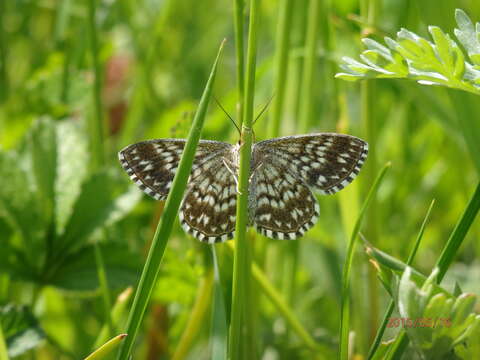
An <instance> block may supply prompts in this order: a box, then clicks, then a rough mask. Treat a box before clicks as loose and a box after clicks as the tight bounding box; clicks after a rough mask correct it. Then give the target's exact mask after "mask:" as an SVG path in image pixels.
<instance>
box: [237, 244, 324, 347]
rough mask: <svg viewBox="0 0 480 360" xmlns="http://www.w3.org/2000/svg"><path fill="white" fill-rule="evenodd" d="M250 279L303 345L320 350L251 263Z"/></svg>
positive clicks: (258, 269) (290, 310)
mask: <svg viewBox="0 0 480 360" xmlns="http://www.w3.org/2000/svg"><path fill="white" fill-rule="evenodd" d="M228 245H229V247H228V249H230V250H232V251H234V249H233V245H231V243H229V244H228ZM251 265H252V278H253V279H254V280H255V281H256V283H257V285H258V287H259V289H261V290H262V291H263V293H264V294H265V296H266V297H267V298H268V299H269V300H270V301H271V302H272V304H273V305H274V306H275V307H276V308H277V309H278V311H279V313H280V315H282V316H283V317H284V318H285V320H286V322H287V323H288V325H289V326H290V328H291V329H292V330H293V331H294V332H295V333H296V334H297V335H298V337H299V338H300V339H301V340H302V341H303V343H304V345H305V346H306V347H307V348H309V349H310V350H312V351H317V350H320V349H321V345H320V344H318V343H317V342H316V341H315V340H314V339H313V337H312V336H311V335H310V334H309V333H308V331H307V330H306V329H305V328H304V327H303V325H302V324H301V323H300V321H299V320H298V318H297V316H296V315H295V312H294V311H293V309H292V307H291V306H290V305H289V304H288V303H287V302H286V301H285V299H284V298H283V297H282V294H281V293H280V292H279V291H278V290H277V289H276V288H275V286H273V285H272V282H271V281H270V280H269V279H268V277H267V276H266V275H265V273H264V272H262V270H261V269H260V267H259V266H258V265H257V264H255V263H253V262H252V264H251Z"/></svg>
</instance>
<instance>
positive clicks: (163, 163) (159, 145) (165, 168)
mask: <svg viewBox="0 0 480 360" xmlns="http://www.w3.org/2000/svg"><path fill="white" fill-rule="evenodd" d="M184 147H185V140H182V139H156V140H148V141H142V142H139V143H136V144H133V145H130V146H127V147H126V148H124V149H123V150H121V151H120V152H119V153H118V158H119V160H120V162H121V164H122V166H123V168H124V169H125V171H126V172H127V174H128V175H129V176H130V178H131V179H132V181H133V182H135V184H137V185H138V187H139V188H140V189H141V190H143V191H144V192H145V193H146V194H148V195H150V196H151V197H153V198H154V199H156V200H165V199H166V197H167V195H168V191H169V190H170V187H171V185H172V181H173V177H174V176H175V172H176V170H177V168H178V163H179V161H180V157H181V155H182V152H183V148H184ZM231 147H232V146H231V145H230V144H227V143H223V142H218V141H207V140H200V142H199V144H198V146H197V151H196V154H195V159H194V162H193V166H192V172H191V175H190V177H191V178H192V177H195V176H198V175H199V172H200V171H201V168H202V167H203V166H204V164H205V163H208V162H209V161H211V160H212V159H213V160H214V159H217V158H221V154H223V153H224V152H226V151H229V150H230V149H231Z"/></svg>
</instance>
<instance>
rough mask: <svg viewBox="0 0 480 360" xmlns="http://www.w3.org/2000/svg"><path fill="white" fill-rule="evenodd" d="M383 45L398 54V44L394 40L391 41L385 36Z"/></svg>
mask: <svg viewBox="0 0 480 360" xmlns="http://www.w3.org/2000/svg"><path fill="white" fill-rule="evenodd" d="M384 39H385V44H387V46H388V47H389V48H390V49H392V50H395V51H397V52H398V50H397V49H398V48H399V47H400V45H399V43H398V42H396V41H395V40H393V39H392V38H389V37H388V36H385V38H384Z"/></svg>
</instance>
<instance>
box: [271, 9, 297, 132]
mask: <svg viewBox="0 0 480 360" xmlns="http://www.w3.org/2000/svg"><path fill="white" fill-rule="evenodd" d="M293 13H294V7H293V0H282V2H281V4H280V10H279V20H278V29H277V40H276V42H277V44H276V54H275V56H276V59H275V62H276V64H275V85H274V88H273V92H274V94H275V97H274V98H273V103H272V118H271V119H270V121H269V123H268V125H269V131H268V134H269V137H270V138H274V137H278V136H279V135H280V123H281V120H282V114H283V110H284V109H283V104H284V102H285V93H286V85H287V73H288V60H289V57H288V53H289V49H290V34H291V32H292V29H291V26H292V20H293Z"/></svg>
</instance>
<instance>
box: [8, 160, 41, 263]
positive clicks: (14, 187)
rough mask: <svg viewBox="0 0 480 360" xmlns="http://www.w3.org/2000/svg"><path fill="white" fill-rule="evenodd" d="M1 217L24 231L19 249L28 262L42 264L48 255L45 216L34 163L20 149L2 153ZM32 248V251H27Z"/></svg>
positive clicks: (21, 231) (21, 234)
mask: <svg viewBox="0 0 480 360" xmlns="http://www.w3.org/2000/svg"><path fill="white" fill-rule="evenodd" d="M0 172H1V174H2V177H3V178H4V179H8V181H4V182H2V186H0V216H2V217H4V218H5V219H6V220H7V222H8V223H9V224H10V225H11V226H12V227H13V228H14V229H15V230H16V231H17V232H18V233H19V234H20V240H21V241H20V244H18V245H17V250H19V251H22V252H23V253H24V254H25V256H28V258H29V260H27V262H28V264H26V265H27V266H28V265H31V266H32V267H34V266H40V264H41V263H42V259H43V256H44V242H43V239H44V235H45V219H44V213H43V212H42V209H41V204H40V199H39V198H38V196H37V192H36V191H35V187H34V184H33V178H32V176H30V175H31V171H30V163H29V162H28V161H26V158H25V156H23V157H22V156H20V155H19V154H18V153H17V152H15V151H11V152H8V153H0ZM27 249H28V251H27Z"/></svg>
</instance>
